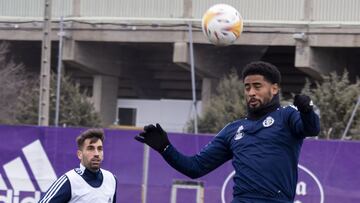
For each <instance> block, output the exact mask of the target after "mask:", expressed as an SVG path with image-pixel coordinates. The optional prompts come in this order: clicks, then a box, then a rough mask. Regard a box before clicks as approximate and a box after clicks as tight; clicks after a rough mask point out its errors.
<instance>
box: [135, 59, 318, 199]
mask: <svg viewBox="0 0 360 203" xmlns="http://www.w3.org/2000/svg"><path fill="white" fill-rule="evenodd" d="M242 77H243V78H242V79H243V82H244V85H245V90H244V94H245V96H246V102H247V110H248V113H247V116H246V118H243V119H240V120H237V121H234V122H231V123H229V124H228V125H226V126H225V127H224V128H223V129H222V130H221V131H220V132H219V133H218V134H217V136H216V137H214V138H213V140H212V141H211V142H210V143H209V144H208V145H206V147H204V148H203V149H202V150H201V152H200V153H198V154H196V155H195V156H185V155H183V154H181V153H180V152H179V151H177V150H176V149H175V147H174V146H172V145H171V143H170V141H169V140H168V137H167V134H166V132H165V131H164V130H163V129H162V128H161V126H160V125H159V124H156V126H154V125H147V126H145V127H144V131H143V132H141V133H140V134H139V135H138V136H136V137H135V139H136V140H138V141H140V142H142V143H145V144H147V145H149V146H150V147H151V148H153V149H155V150H156V151H158V152H159V153H160V154H161V155H162V156H163V157H164V159H165V160H166V161H167V162H168V163H169V164H170V165H171V166H172V167H173V168H175V169H176V170H178V171H179V172H181V173H183V174H185V175H187V176H189V177H191V178H198V177H201V176H203V175H205V174H207V173H209V172H211V171H212V170H214V169H215V168H217V167H219V166H220V165H222V164H223V163H225V162H226V161H228V160H230V159H231V160H232V165H233V166H234V168H235V172H236V173H235V176H234V179H233V180H234V187H233V190H234V191H233V200H232V203H250V202H256V203H265V202H266V203H269V202H271V203H290V202H291V203H292V202H294V197H295V189H296V183H297V174H298V173H297V164H298V161H299V154H300V149H301V145H302V143H303V140H304V138H305V137H308V136H317V134H318V133H319V131H320V124H319V123H320V122H319V117H318V116H317V115H316V114H315V112H314V111H313V108H312V102H311V100H310V98H309V97H308V96H306V95H296V96H295V98H294V106H296V107H297V109H296V108H295V107H292V106H288V107H281V106H280V99H279V91H280V87H279V85H280V81H281V76H280V72H279V71H278V69H277V68H276V67H275V66H274V65H272V64H270V63H266V62H261V61H259V62H252V63H250V64H248V65H246V66H245V67H244V69H243V72H242Z"/></svg>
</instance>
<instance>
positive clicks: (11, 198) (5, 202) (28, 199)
mask: <svg viewBox="0 0 360 203" xmlns="http://www.w3.org/2000/svg"><path fill="white" fill-rule="evenodd" d="M39 201H40V191H35V192H34V196H21V195H20V192H19V191H13V190H7V191H6V195H0V203H37V202H39Z"/></svg>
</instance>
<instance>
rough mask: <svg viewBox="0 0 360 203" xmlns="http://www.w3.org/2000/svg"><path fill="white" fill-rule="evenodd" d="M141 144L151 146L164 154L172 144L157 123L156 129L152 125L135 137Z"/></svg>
mask: <svg viewBox="0 0 360 203" xmlns="http://www.w3.org/2000/svg"><path fill="white" fill-rule="evenodd" d="M135 139H136V140H137V141H139V142H142V143H145V144H147V145H149V146H150V147H151V148H153V149H155V150H156V151H158V152H159V153H162V152H163V151H164V150H165V148H166V147H167V146H168V145H169V144H170V142H169V139H168V137H167V133H166V132H165V131H164V130H163V129H162V128H161V126H160V125H159V124H158V123H157V124H156V127H155V126H154V125H152V124H150V125H147V126H145V127H144V131H143V132H141V133H140V134H139V135H137V136H135Z"/></svg>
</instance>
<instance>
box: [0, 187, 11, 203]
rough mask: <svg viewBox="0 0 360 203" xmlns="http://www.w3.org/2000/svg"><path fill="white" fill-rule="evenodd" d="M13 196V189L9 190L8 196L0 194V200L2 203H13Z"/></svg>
mask: <svg viewBox="0 0 360 203" xmlns="http://www.w3.org/2000/svg"><path fill="white" fill-rule="evenodd" d="M12 196H13V191H12V190H7V191H6V196H3V195H0V202H1V203H12Z"/></svg>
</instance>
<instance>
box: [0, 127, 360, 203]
mask: <svg viewBox="0 0 360 203" xmlns="http://www.w3.org/2000/svg"><path fill="white" fill-rule="evenodd" d="M82 130H83V129H81V128H52V127H48V128H46V127H36V126H35V127H34V126H0V139H1V143H0V154H1V156H0V165H1V167H0V203H33V202H34V203H35V202H37V201H38V200H39V198H40V195H41V194H42V193H43V192H44V191H46V189H47V188H48V187H49V184H51V183H52V181H54V180H55V179H56V178H58V177H60V176H61V175H62V174H64V173H65V172H67V171H68V170H70V169H72V168H75V167H78V165H79V160H78V159H77V156H76V143H75V138H76V136H77V135H78V134H79V133H80V132H81V131H82ZM105 133H106V138H105V144H104V153H105V159H104V163H103V166H102V167H103V168H105V169H108V170H110V171H112V172H113V173H114V174H115V175H116V176H117V179H118V191H117V200H118V202H123V203H128V202H139V203H140V202H141V194H142V193H141V191H142V190H141V188H142V185H141V184H142V175H143V155H144V146H143V145H142V144H140V143H138V142H136V141H135V140H134V139H133V137H134V136H135V135H136V134H137V133H138V131H131V130H110V129H108V130H106V131H105ZM169 137H170V140H171V141H172V143H173V145H174V146H175V147H176V148H178V149H179V150H180V151H182V152H183V153H185V154H188V155H193V154H195V153H197V152H198V150H200V149H201V148H202V147H203V146H204V145H206V144H207V143H208V142H209V141H210V140H211V139H212V136H206V135H198V136H195V135H189V134H174V133H173V134H172V133H169ZM359 157H360V143H359V142H349V141H321V140H310V139H309V140H306V141H305V142H304V145H303V148H302V153H301V158H300V163H299V181H298V185H297V190H296V194H297V196H296V199H295V202H296V203H325V202H326V203H339V202H341V203H358V202H360V170H359V169H360V158H359ZM148 174H149V179H148V190H147V202H148V203H168V202H171V201H170V200H171V193H172V191H173V192H174V191H175V188H176V187H174V185H173V184H172V183H173V181H175V180H190V179H189V178H187V177H186V176H184V175H181V174H180V173H178V172H177V171H175V170H174V169H172V168H171V167H170V166H168V165H167V164H166V162H165V161H164V160H163V159H162V157H161V156H160V155H159V154H157V153H156V152H154V151H153V150H150V159H149V171H148ZM232 175H233V167H232V166H231V163H230V162H228V163H226V164H224V165H223V166H221V167H220V168H218V169H216V170H215V171H213V172H211V173H210V174H208V175H206V176H204V177H202V178H199V179H197V180H196V181H198V182H201V183H202V184H203V185H204V202H206V203H219V202H230V201H231V192H232V179H231V177H232ZM172 188H173V189H174V190H172ZM196 192H197V191H196V190H194V189H190V188H182V187H178V188H177V190H176V200H177V201H176V202H177V203H188V202H196Z"/></svg>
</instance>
